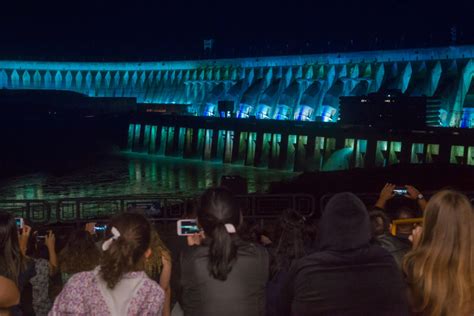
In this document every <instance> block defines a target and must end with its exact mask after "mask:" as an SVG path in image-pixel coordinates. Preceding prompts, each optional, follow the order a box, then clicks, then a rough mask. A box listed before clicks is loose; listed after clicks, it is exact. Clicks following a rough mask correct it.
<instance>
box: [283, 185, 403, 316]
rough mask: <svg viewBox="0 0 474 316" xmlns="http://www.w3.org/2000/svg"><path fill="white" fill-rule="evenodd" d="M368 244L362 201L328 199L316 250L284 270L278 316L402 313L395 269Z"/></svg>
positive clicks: (383, 254)
mask: <svg viewBox="0 0 474 316" xmlns="http://www.w3.org/2000/svg"><path fill="white" fill-rule="evenodd" d="M370 240H371V228H370V221H369V215H368V212H367V209H366V207H365V205H364V204H363V203H362V201H361V200H360V199H359V198H358V197H357V196H355V195H354V194H352V193H339V194H336V195H334V196H333V197H332V198H331V199H330V200H329V202H328V204H327V205H326V207H325V209H324V212H323V214H322V217H321V221H320V233H319V247H318V248H319V250H318V251H317V252H315V253H313V254H311V255H309V256H307V257H304V258H302V259H300V260H298V261H297V262H296V263H295V264H293V266H292V268H291V269H290V273H289V276H288V278H287V283H286V286H285V287H284V288H283V290H282V292H281V299H280V300H279V302H280V306H279V308H278V311H279V313H280V315H281V316H290V315H295V316H296V315H298V316H309V315H368V316H369V315H377V316H388V315H397V316H399V315H408V305H407V299H406V289H405V285H404V282H403V278H402V274H401V272H400V270H399V269H398V267H397V265H396V263H395V261H394V259H393V257H392V256H391V255H390V253H388V252H387V251H386V250H385V249H383V248H382V247H380V246H377V245H371V244H370Z"/></svg>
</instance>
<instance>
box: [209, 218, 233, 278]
mask: <svg viewBox="0 0 474 316" xmlns="http://www.w3.org/2000/svg"><path fill="white" fill-rule="evenodd" d="M211 237H212V241H211V245H210V249H209V254H210V256H209V271H210V273H211V275H212V276H213V277H214V278H215V279H218V280H222V281H225V280H226V279H227V275H228V274H229V273H230V271H231V270H232V264H233V262H234V260H235V258H236V256H237V246H236V245H235V243H234V241H233V240H232V237H231V235H230V234H229V232H228V231H227V229H226V227H225V224H224V223H219V224H217V226H216V227H215V228H214V230H213V231H212V236H211Z"/></svg>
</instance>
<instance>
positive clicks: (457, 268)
mask: <svg viewBox="0 0 474 316" xmlns="http://www.w3.org/2000/svg"><path fill="white" fill-rule="evenodd" d="M473 228H474V213H473V209H472V206H471V203H470V202H469V200H468V199H467V197H466V196H464V195H463V194H461V193H458V192H455V191H448V190H447V191H441V192H439V193H437V194H436V195H434V196H433V197H432V198H431V199H430V201H429V203H428V205H427V207H426V209H425V214H424V224H423V233H422V234H421V239H420V242H419V243H418V245H417V246H416V248H414V249H413V250H412V251H411V252H409V253H408V254H407V255H406V257H405V259H404V262H403V270H404V272H405V273H406V276H407V281H408V285H409V287H410V290H411V299H412V303H413V307H414V309H415V310H416V311H419V312H423V315H430V316H441V315H443V316H444V315H467V314H469V313H472V312H473V307H474V305H473V303H474V297H473V293H474V230H473Z"/></svg>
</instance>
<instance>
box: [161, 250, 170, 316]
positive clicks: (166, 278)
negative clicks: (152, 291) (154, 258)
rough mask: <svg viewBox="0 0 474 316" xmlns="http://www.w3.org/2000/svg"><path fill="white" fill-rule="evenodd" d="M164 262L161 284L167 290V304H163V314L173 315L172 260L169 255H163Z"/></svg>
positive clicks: (164, 315)
mask: <svg viewBox="0 0 474 316" xmlns="http://www.w3.org/2000/svg"><path fill="white" fill-rule="evenodd" d="M161 262H162V264H163V266H162V270H161V275H160V286H161V288H162V289H163V291H165V305H164V306H163V316H170V315H171V288H170V279H171V260H170V257H169V255H163V256H162V257H161Z"/></svg>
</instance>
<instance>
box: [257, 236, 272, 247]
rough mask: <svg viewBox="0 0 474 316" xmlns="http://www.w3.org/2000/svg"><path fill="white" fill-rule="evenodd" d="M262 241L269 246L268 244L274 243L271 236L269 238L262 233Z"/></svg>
mask: <svg viewBox="0 0 474 316" xmlns="http://www.w3.org/2000/svg"><path fill="white" fill-rule="evenodd" d="M260 243H261V244H262V245H264V246H268V245H271V244H272V240H271V239H270V238H268V237H267V236H265V235H261V236H260Z"/></svg>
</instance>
